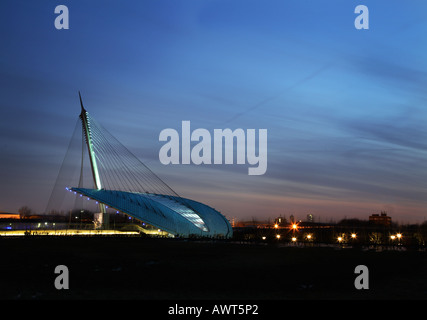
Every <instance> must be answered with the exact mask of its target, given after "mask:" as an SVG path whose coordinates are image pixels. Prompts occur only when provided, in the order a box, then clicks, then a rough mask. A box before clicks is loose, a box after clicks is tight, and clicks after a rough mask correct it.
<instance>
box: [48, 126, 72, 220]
mask: <svg viewBox="0 0 427 320" xmlns="http://www.w3.org/2000/svg"><path fill="white" fill-rule="evenodd" d="M79 128H80V126H79V121H76V124H75V125H74V130H73V134H72V136H71V138H70V141H69V143H68V147H67V151H66V153H65V156H64V159H63V160H62V163H61V167H60V169H59V172H58V176H57V177H56V181H55V184H54V186H53V188H52V192H51V194H50V197H49V200H48V203H47V206H46V209H45V213H50V212H51V211H52V210H54V209H57V208H59V207H60V206H61V205H62V204H63V202H64V198H65V192H64V189H65V188H66V187H70V186H71V185H70V183H71V182H72V181H71V177H72V176H73V174H72V173H71V174H69V173H68V172H66V169H70V168H71V169H76V166H75V165H70V163H69V162H72V163H73V161H71V160H74V159H71V154H72V153H73V151H75V150H74V148H73V147H75V146H74V145H75V144H76V143H78V142H80V139H79V140H76V134H77V132H80V130H78V129H79ZM79 146H80V143H79ZM72 171H73V170H72ZM74 171H75V170H74ZM65 178H68V180H69V181H65ZM55 201H58V202H59V203H60V205H59V204H56V203H55V204H54V202H55ZM54 206H57V208H54Z"/></svg>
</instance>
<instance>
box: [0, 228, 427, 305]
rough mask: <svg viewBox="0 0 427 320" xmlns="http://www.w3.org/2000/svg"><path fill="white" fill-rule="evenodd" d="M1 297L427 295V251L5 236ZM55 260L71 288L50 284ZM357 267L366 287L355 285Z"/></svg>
mask: <svg viewBox="0 0 427 320" xmlns="http://www.w3.org/2000/svg"><path fill="white" fill-rule="evenodd" d="M0 254H1V265H0V271H1V272H0V275H1V276H0V283H1V292H0V298H1V299H18V300H20V299H21V300H22V299H25V300H41V299H115V300H117V299H132V300H135V299H154V300H160V299H162V300H164V299H166V300H180V299H183V300H192V299H197V300H200V299H203V300H206V299H207V300H209V299H221V300H227V299H246V300H251V299H254V300H282V299H290V300H301V299H405V300H408V299H410V300H412V299H426V298H427V253H426V252H418V251H405V252H397V251H384V252H372V251H362V250H359V249H341V250H337V249H334V248H290V247H279V246H277V245H276V244H269V245H257V244H238V243H231V242H209V241H205V242H202V241H200V242H198V241H183V240H166V239H146V238H139V237H59V238H55V237H48V236H46V237H28V238H27V237H25V238H13V239H12V238H0ZM57 265H66V266H67V267H68V268H69V276H70V278H69V279H70V280H69V285H70V288H69V290H57V289H55V287H54V281H55V278H56V277H57V276H58V275H57V274H55V273H54V269H55V267H56V266H57ZM357 265H366V266H367V267H368V268H369V290H357V289H355V287H354V280H355V278H356V277H357V274H355V273H354V269H355V267H356V266H357Z"/></svg>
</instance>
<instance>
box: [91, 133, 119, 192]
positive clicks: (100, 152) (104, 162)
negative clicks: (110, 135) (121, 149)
mask: <svg viewBox="0 0 427 320" xmlns="http://www.w3.org/2000/svg"><path fill="white" fill-rule="evenodd" d="M91 134H92V141H93V142H94V149H95V155H96V156H97V157H98V159H99V162H100V164H101V166H102V167H103V171H102V174H100V175H101V179H102V181H105V183H106V185H108V187H109V188H110V189H111V188H115V184H113V181H116V182H119V184H121V183H122V182H121V181H122V180H121V178H120V177H119V175H118V174H117V172H116V170H114V168H112V166H113V163H114V162H115V161H116V160H115V158H114V157H112V156H111V155H109V154H108V151H107V150H104V149H105V148H106V146H107V144H105V143H103V141H101V140H102V137H99V136H98V133H97V132H96V130H91ZM104 153H105V154H104ZM110 163H111V165H110ZM110 173H111V174H114V175H115V176H116V177H117V179H114V178H113V177H112V176H111V175H110Z"/></svg>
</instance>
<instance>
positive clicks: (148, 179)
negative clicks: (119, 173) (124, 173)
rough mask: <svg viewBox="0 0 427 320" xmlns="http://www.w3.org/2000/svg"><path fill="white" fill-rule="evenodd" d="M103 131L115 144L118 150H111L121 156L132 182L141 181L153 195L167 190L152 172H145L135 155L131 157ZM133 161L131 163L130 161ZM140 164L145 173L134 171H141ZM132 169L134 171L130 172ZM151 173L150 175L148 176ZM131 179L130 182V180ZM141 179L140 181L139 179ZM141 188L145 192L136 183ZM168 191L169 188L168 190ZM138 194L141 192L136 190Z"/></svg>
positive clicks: (130, 154)
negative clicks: (148, 187)
mask: <svg viewBox="0 0 427 320" xmlns="http://www.w3.org/2000/svg"><path fill="white" fill-rule="evenodd" d="M102 129H103V131H105V132H106V133H107V134H108V136H109V137H110V138H111V140H112V141H114V142H116V144H117V146H118V148H119V149H120V150H117V151H116V149H118V148H113V149H114V150H115V153H119V154H120V155H121V156H120V158H121V159H122V161H123V164H124V165H125V167H126V168H127V169H128V172H130V173H131V175H132V178H133V180H136V181H138V182H139V180H141V179H142V180H143V181H144V182H145V183H146V184H148V185H149V186H150V188H151V189H152V191H155V192H153V193H163V191H166V190H168V189H167V188H165V186H166V187H168V186H167V185H165V183H164V182H163V183H159V181H158V179H156V178H155V176H154V174H153V173H152V172H150V171H149V170H147V169H148V168H146V167H145V166H144V165H143V163H142V162H141V161H140V160H139V159H138V158H136V157H135V155H133V154H132V153H131V152H130V151H129V150H128V149H127V148H126V147H124V146H123V145H122V144H121V143H120V142H119V141H118V140H117V139H116V138H114V137H113V136H112V135H111V134H110V133H109V132H108V131H107V130H105V128H102ZM132 160H133V161H132ZM141 164H142V165H143V169H144V168H145V169H146V170H145V172H144V171H142V170H136V171H135V169H141ZM132 169H134V170H132ZM150 173H151V174H150ZM132 178H131V180H132ZM140 178H141V179H140ZM138 184H139V185H140V186H141V188H142V189H143V192H146V191H145V190H146V188H144V187H143V186H142V185H141V184H140V183H138ZM169 189H170V188H169ZM137 191H138V192H139V191H141V190H137Z"/></svg>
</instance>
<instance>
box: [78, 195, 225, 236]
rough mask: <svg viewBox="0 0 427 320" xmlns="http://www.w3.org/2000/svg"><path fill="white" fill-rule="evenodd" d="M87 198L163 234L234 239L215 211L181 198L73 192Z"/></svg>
mask: <svg viewBox="0 0 427 320" xmlns="http://www.w3.org/2000/svg"><path fill="white" fill-rule="evenodd" d="M70 191H74V192H76V193H79V194H81V195H82V196H86V197H88V198H90V199H93V200H96V201H98V202H100V203H103V204H105V205H106V206H108V207H110V208H114V209H115V210H118V211H120V212H123V213H125V214H127V215H129V216H131V217H134V218H136V219H138V220H141V221H143V222H145V223H148V224H150V225H152V226H154V227H156V228H159V229H161V230H163V231H166V232H169V233H171V234H173V235H179V236H184V237H186V236H190V235H197V236H208V237H209V236H212V237H226V238H228V237H230V236H231V235H232V228H231V225H230V223H229V222H228V221H227V219H226V218H225V217H224V216H223V215H222V214H221V213H219V212H218V211H216V210H215V209H213V208H211V207H209V206H207V205H205V204H202V203H200V202H197V201H194V200H190V199H183V198H181V197H175V196H169V195H160V194H153V193H135V192H124V191H115V190H104V189H101V190H97V189H84V188H72V189H71V190H70Z"/></svg>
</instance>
